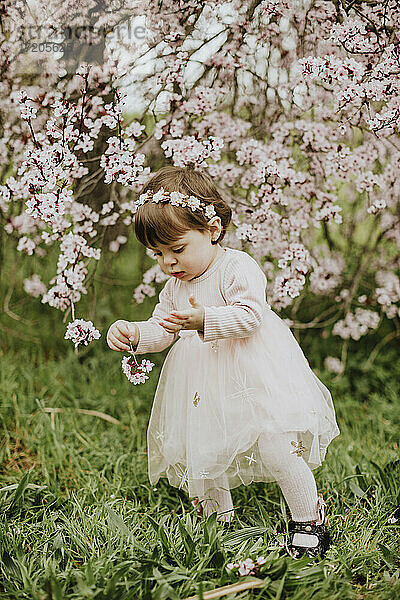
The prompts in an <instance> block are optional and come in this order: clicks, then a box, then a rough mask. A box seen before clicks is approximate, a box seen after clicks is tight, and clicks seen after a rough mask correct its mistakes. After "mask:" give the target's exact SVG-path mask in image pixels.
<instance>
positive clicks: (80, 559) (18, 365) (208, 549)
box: [0, 242, 400, 600]
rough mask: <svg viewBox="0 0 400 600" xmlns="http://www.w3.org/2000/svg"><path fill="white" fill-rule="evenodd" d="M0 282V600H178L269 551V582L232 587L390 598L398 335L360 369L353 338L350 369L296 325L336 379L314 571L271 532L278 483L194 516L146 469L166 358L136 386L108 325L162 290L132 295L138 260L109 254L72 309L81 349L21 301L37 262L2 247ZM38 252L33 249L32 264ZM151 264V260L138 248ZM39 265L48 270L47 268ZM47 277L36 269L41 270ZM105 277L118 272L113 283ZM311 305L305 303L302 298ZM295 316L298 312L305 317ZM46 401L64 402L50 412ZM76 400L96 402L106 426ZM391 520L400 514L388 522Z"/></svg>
mask: <svg viewBox="0 0 400 600" xmlns="http://www.w3.org/2000/svg"><path fill="white" fill-rule="evenodd" d="M6 256H7V259H6V264H5V267H4V271H3V273H4V275H5V276H4V278H3V283H2V286H1V288H0V292H1V296H2V303H1V304H2V306H3V305H4V300H5V299H6V298H7V297H8V296H7V293H8V292H9V290H10V289H11V290H12V293H11V295H9V297H8V307H9V311H11V313H10V312H8V313H6V314H4V315H3V319H2V323H1V329H0V334H1V336H2V339H1V345H0V407H1V411H0V425H1V433H0V440H1V441H0V507H1V508H0V597H1V598H10V599H22V598H32V599H33V600H44V599H55V600H61V599H64V598H68V599H69V598H71V599H72V598H78V599H82V598H85V599H86V598H89V599H90V598H96V600H100V599H115V600H117V599H128V598H129V599H131V598H132V599H144V600H148V599H152V598H154V599H155V600H164V599H165V600H167V599H169V598H170V599H172V600H174V599H183V598H186V597H188V596H191V595H194V594H197V593H199V594H201V593H202V592H206V591H207V590H211V589H214V588H216V587H220V586H224V585H228V584H231V583H234V582H235V581H238V580H239V579H240V580H243V578H239V576H238V575H234V574H232V573H228V571H227V570H226V568H225V567H226V564H227V563H229V562H233V561H235V560H238V559H243V558H246V557H249V556H250V557H252V558H255V557H257V556H260V555H264V556H266V557H267V562H266V564H265V565H264V566H263V568H262V569H261V570H260V577H261V578H262V579H264V580H265V587H264V588H263V589H254V590H252V591H244V592H237V593H234V594H233V593H232V594H230V595H229V596H225V598H228V600H233V599H234V598H235V599H239V598H249V599H256V598H260V599H261V598H271V599H272V598H275V599H277V600H279V599H284V598H291V599H292V598H293V599H298V600H307V599H309V598H310V599H311V598H313V599H321V600H325V599H326V598H327V597H329V598H330V599H332V600H335V599H337V600H339V599H340V600H343V599H354V600H361V599H364V598H365V599H368V598H373V599H379V600H386V599H391V598H393V599H394V598H398V597H400V564H399V561H398V548H399V523H400V514H399V512H400V511H399V510H397V512H395V511H396V509H398V507H399V505H400V477H399V465H400V462H399V443H400V442H399V430H400V427H399V391H398V382H399V379H400V364H399V361H398V350H397V348H396V347H395V345H394V344H393V345H392V346H386V347H385V348H384V349H383V350H382V351H381V352H380V353H379V354H378V355H377V358H376V360H375V362H374V364H373V367H372V368H371V369H370V370H369V371H367V372H366V371H364V370H363V365H364V364H365V360H366V358H367V357H368V355H369V353H370V351H371V349H372V348H373V347H374V345H375V344H376V343H377V341H379V340H377V339H373V338H372V337H370V336H368V337H366V338H364V339H363V340H362V341H361V342H359V343H351V344H350V345H349V354H348V365H347V370H346V374H345V375H344V376H343V377H341V378H337V377H335V376H333V375H332V374H330V373H328V372H326V371H324V370H323V367H322V365H323V358H324V356H325V355H326V354H327V353H330V354H332V355H337V354H338V352H337V350H336V349H335V348H334V347H333V341H332V339H325V338H323V337H321V335H320V333H321V332H319V331H318V330H317V331H316V332H305V334H304V335H303V334H302V337H301V344H302V348H303V350H304V352H305V354H306V356H307V358H308V360H309V362H310V364H311V366H312V367H313V368H314V371H315V373H316V374H317V376H318V377H320V378H321V379H322V381H323V382H324V383H325V384H326V385H327V387H328V388H329V389H330V390H331V393H332V397H333V400H334V403H335V407H336V412H337V418H338V423H339V427H340V429H341V435H340V436H339V437H338V438H336V439H335V440H334V441H333V442H332V443H331V445H330V446H329V448H328V452H327V458H326V460H325V462H324V463H323V465H322V466H321V467H320V468H319V469H317V470H316V471H314V473H315V476H316V480H317V486H318V490H319V491H321V492H323V494H324V498H325V500H326V502H327V513H328V516H329V520H330V531H331V534H332V537H333V545H332V547H331V549H330V551H329V553H328V555H327V557H326V559H325V560H324V561H322V562H320V563H317V564H315V565H313V566H310V565H307V559H306V560H302V561H294V560H293V559H291V558H290V557H288V556H285V554H284V553H283V551H282V548H281V547H280V546H279V544H278V540H277V538H276V536H275V533H274V532H275V530H276V528H277V527H278V526H284V524H285V522H286V521H287V518H288V514H287V512H286V508H285V504H284V502H283V499H282V496H281V493H280V490H279V487H278V485H277V484H276V483H269V484H264V483H260V482H258V483H253V484H252V485H250V486H247V487H245V486H241V487H238V488H235V489H234V490H232V496H233V501H234V505H235V511H236V519H235V521H234V523H232V524H231V525H229V526H226V525H223V524H220V523H217V522H216V520H215V514H214V515H212V516H211V517H209V518H208V520H199V519H198V518H197V516H196V514H195V509H194V508H193V507H192V505H191V503H190V501H189V499H188V497H187V495H186V494H185V492H183V491H182V490H179V489H177V488H174V487H172V486H170V485H169V483H168V480H167V479H165V478H162V479H160V481H159V482H158V484H157V486H156V489H153V486H151V485H150V483H149V480H148V475H147V455H146V430H147V423H148V419H149V415H150V410H151V405H152V398H153V395H154V391H155V387H156V384H157V380H158V375H159V372H160V367H161V365H162V361H163V359H164V357H165V355H166V353H167V352H168V350H165V351H164V352H163V353H159V354H153V355H151V357H152V359H153V362H155V363H156V367H155V368H154V370H153V371H152V373H151V374H150V379H149V380H148V381H147V382H146V384H145V385H141V386H133V385H131V384H130V383H129V382H128V380H127V379H126V378H125V376H124V375H123V373H122V370H121V357H122V356H121V354H117V353H114V352H112V351H111V350H110V349H109V348H108V347H107V344H106V341H105V334H106V331H107V328H108V326H109V325H110V323H111V322H112V321H114V320H116V319H117V318H127V319H131V320H135V319H136V320H140V319H145V318H147V317H148V316H149V315H150V314H151V310H152V306H153V305H154V304H155V303H156V301H157V299H156V297H155V298H151V299H149V300H148V301H147V302H146V303H145V305H138V306H136V305H135V304H133V303H132V302H131V294H132V291H133V288H134V287H135V286H136V285H138V283H140V276H138V265H139V263H140V260H141V257H140V254H139V253H138V252H137V247H136V246H135V244H134V243H132V242H130V247H129V248H128V249H127V251H126V252H124V253H121V255H119V256H116V257H111V258H109V259H107V260H105V261H104V262H103V263H102V265H101V266H100V267H99V271H98V273H96V279H95V281H94V286H93V289H92V290H91V296H90V297H87V298H84V300H83V302H82V303H80V304H79V305H78V316H79V317H86V318H91V319H92V320H93V321H94V322H95V324H96V325H97V326H98V327H99V328H100V330H101V333H102V337H101V339H100V340H99V341H98V342H95V343H93V344H92V345H90V346H89V347H88V348H86V349H83V350H79V354H78V356H76V355H75V353H74V351H73V347H72V344H71V343H70V342H69V341H66V340H64V339H63V335H64V332H65V329H66V324H64V323H62V315H61V313H59V312H58V311H56V310H54V309H52V308H50V307H48V306H44V305H41V304H40V302H39V301H38V300H32V299H30V298H29V297H27V296H26V295H25V294H24V292H23V288H22V281H23V278H24V277H27V276H30V275H31V273H32V272H34V271H35V270H36V265H34V263H32V261H31V259H25V258H24V257H20V255H16V254H15V253H11V252H9V253H8V254H7V255H6ZM35 260H36V261H37V259H35ZM146 260H148V262H147V263H146V264H147V265H148V266H150V265H151V261H150V260H149V259H147V258H146ZM39 272H41V273H43V271H42V270H40V271H39ZM53 275H54V273H53V272H52V270H51V268H49V267H46V268H45V269H44V276H43V279H44V280H45V281H48V279H50V277H52V276H53ZM111 280H113V281H111ZM304 304H305V305H306V304H307V303H304ZM299 317H300V315H299ZM46 408H59V409H63V411H64V412H62V413H58V414H54V415H53V417H52V415H51V414H50V413H49V412H46V410H45V409H46ZM77 409H89V410H96V411H102V412H104V413H106V414H108V415H110V416H112V417H114V418H115V419H117V420H118V421H119V423H109V422H107V421H105V420H103V419H101V418H98V417H96V416H90V415H85V414H82V413H79V412H78V411H77ZM393 515H397V517H398V519H399V520H398V521H397V522H394V523H391V522H388V519H389V518H391V517H393Z"/></svg>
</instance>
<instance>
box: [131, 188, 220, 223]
mask: <svg viewBox="0 0 400 600" xmlns="http://www.w3.org/2000/svg"><path fill="white" fill-rule="evenodd" d="M149 201H150V202H156V203H159V202H168V203H169V204H172V205H173V206H189V208H191V209H192V211H195V210H201V211H202V212H203V213H204V214H205V216H206V218H207V219H211V218H212V217H215V215H216V214H217V213H216V212H215V208H214V205H213V204H206V203H205V202H202V201H201V200H199V199H198V198H196V196H187V195H186V194H181V193H180V192H167V191H166V190H164V188H160V189H159V190H158V192H156V193H155V194H154V193H153V190H148V191H147V192H146V193H145V194H141V195H140V196H139V200H137V201H136V202H135V206H136V210H137V209H138V208H139V206H141V205H142V204H145V203H146V202H149Z"/></svg>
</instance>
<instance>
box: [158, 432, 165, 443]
mask: <svg viewBox="0 0 400 600" xmlns="http://www.w3.org/2000/svg"><path fill="white" fill-rule="evenodd" d="M156 438H157V439H158V440H161V441H163V440H164V434H163V432H162V431H157V433H156Z"/></svg>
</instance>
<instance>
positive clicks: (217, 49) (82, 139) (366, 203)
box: [0, 0, 400, 374]
mask: <svg viewBox="0 0 400 600" xmlns="http://www.w3.org/2000/svg"><path fill="white" fill-rule="evenodd" d="M1 10H2V13H1V19H2V21H1V22H2V33H1V37H0V48H1V63H0V69H1V72H2V83H1V84H0V95H1V100H2V102H1V109H0V110H1V130H0V131H1V140H0V153H1V156H2V161H1V163H2V165H3V167H2V176H1V178H2V179H1V185H0V213H1V220H2V221H1V226H0V230H2V232H3V235H4V234H5V235H8V236H11V237H12V238H13V239H15V245H16V249H17V250H18V251H20V252H25V253H26V254H27V255H29V256H32V255H34V254H36V255H37V256H42V257H43V260H45V257H46V252H47V247H48V246H51V245H56V246H57V248H58V249H59V257H58V261H57V264H56V265H54V277H53V279H51V280H50V281H49V282H43V281H42V280H41V278H40V273H39V274H38V273H33V274H32V277H30V278H28V279H27V280H26V281H25V290H26V292H27V293H28V294H31V295H32V296H35V297H36V298H41V302H43V303H48V304H49V305H50V306H53V307H54V308H56V309H59V310H60V311H61V312H63V313H64V319H65V320H66V319H68V317H70V318H72V322H70V323H69V325H68V330H67V332H68V335H67V338H70V339H71V340H73V342H74V344H75V345H76V346H77V345H79V343H80V341H81V343H84V344H87V343H89V342H90V341H91V340H92V339H96V338H98V331H97V330H96V328H95V327H94V326H93V323H92V322H90V321H84V320H83V319H77V318H76V314H75V311H76V305H77V304H78V303H79V300H80V299H81V297H82V295H83V294H86V293H87V288H88V281H90V278H91V277H92V276H93V272H94V269H95V267H96V264H97V263H98V261H99V260H101V257H102V254H104V252H107V251H111V252H117V251H118V250H119V249H120V248H121V247H123V245H124V243H125V242H126V240H127V236H128V232H129V230H130V229H131V225H132V222H133V220H134V213H135V200H136V199H137V195H138V191H139V190H140V188H141V186H142V185H143V183H145V182H146V181H147V179H148V178H149V176H150V175H151V174H152V173H153V172H154V170H156V169H157V168H158V167H159V166H161V165H163V164H173V165H177V166H184V165H189V164H190V165H195V166H198V167H201V168H204V169H206V170H207V171H208V172H209V173H210V174H211V175H212V177H213V178H214V179H215V180H216V181H217V182H218V184H219V186H220V187H221V189H222V190H223V192H224V194H225V196H226V198H227V200H228V201H229V203H230V205H231V207H232V211H233V219H232V229H231V230H230V231H228V234H227V236H226V238H225V240H224V241H226V243H227V244H228V245H230V246H231V247H237V248H241V249H244V250H247V251H249V252H250V253H251V254H252V255H253V256H254V257H255V258H256V259H257V260H258V261H259V263H260V264H261V265H262V268H263V270H264V271H265V274H266V276H267V280H268V287H267V298H268V301H269V303H270V304H271V306H272V307H273V308H274V309H275V310H276V311H278V312H279V311H281V310H285V312H286V314H288V315H289V318H287V319H286V322H287V323H288V325H289V326H291V327H293V329H294V330H295V331H297V330H304V329H312V328H316V329H318V330H321V331H322V332H323V335H325V336H330V335H331V336H333V337H334V338H335V339H338V340H342V342H341V345H342V348H341V356H340V358H339V357H332V356H330V357H327V358H326V362H325V365H326V366H327V368H329V369H331V370H332V371H335V372H337V373H338V374H340V373H341V372H343V370H344V368H345V362H346V354H347V348H348V344H349V341H350V340H351V339H352V340H359V339H360V338H361V337H362V336H364V335H366V334H368V333H370V332H374V331H377V330H378V329H379V328H381V327H383V323H386V324H387V323H389V324H390V332H389V333H388V334H386V336H384V337H382V340H381V342H380V343H379V347H377V348H376V351H378V349H379V348H380V347H381V346H382V345H383V344H384V343H386V342H388V341H389V340H390V339H393V338H395V337H396V336H399V316H400V302H399V301H400V280H399V249H400V228H399V220H400V209H399V177H398V173H399V166H400V147H399V121H400V101H399V99H400V93H399V88H400V78H399V73H400V43H399V41H400V34H399V26H400V7H399V4H398V2H397V1H396V0H386V1H385V2H378V1H376V2H375V1H373V0H353V1H351V2H349V1H346V0H342V1H340V0H333V1H332V2H330V1H322V0H317V1H298V2H289V1H288V0H244V1H243V0H242V1H239V0H233V1H231V2H223V1H221V0H206V1H205V2H203V3H201V4H198V3H196V2H192V1H190V0H188V1H185V2H180V3H179V6H178V5H177V3H176V2H172V1H171V0H167V1H164V0H163V1H161V2H154V0H150V1H148V2H142V1H140V2H133V1H132V2H128V1H125V2H124V1H123V0H121V1H120V2H116V1H115V2H111V1H109V2H96V1H95V0H86V1H85V2H83V3H80V5H79V7H77V6H76V3H72V2H64V3H61V2H59V1H58V0H52V1H50V2H49V1H47V2H46V3H45V2H44V1H43V0H38V2H37V3H36V12H35V14H32V11H29V10H28V9H27V3H26V2H23V1H22V0H17V1H13V2H11V1H8V0H7V1H6V2H5V3H4V5H3V8H2V9H1ZM49 15H51V17H49ZM87 15H90V18H91V19H92V20H91V21H90V24H89V25H88V22H87V20H85V19H86V18H87ZM139 16H143V17H144V18H145V23H146V25H145V30H146V39H145V42H146V43H142V42H140V43H139V42H138V40H135V39H134V40H132V39H129V36H128V39H121V40H119V43H118V48H117V49H115V48H114V49H113V48H111V47H108V46H107V43H106V33H107V32H110V31H113V30H116V29H117V28H122V27H123V26H125V27H126V28H128V24H129V23H130V22H131V19H132V18H134V17H139ZM37 23H42V24H47V25H49V26H50V25H51V23H56V24H57V27H58V31H59V37H58V38H57V41H56V42H54V43H56V46H55V51H54V46H52V50H53V51H51V52H50V51H47V50H46V47H45V46H43V45H42V51H41V52H39V53H38V54H36V55H35V56H33V50H32V44H31V45H30V46H29V43H28V41H27V40H26V39H25V38H24V36H23V33H24V32H26V29H27V27H28V25H30V26H32V28H33V29H32V30H33V31H36V30H35V26H36V27H37V26H38V25H37ZM71 31H72V32H73V35H72V36H71ZM77 31H79V36H76V35H75V33H76V32H77ZM126 31H128V29H126ZM67 34H68V35H67ZM83 34H84V35H83ZM27 45H28V50H27ZM123 46H125V50H126V51H127V52H128V53H129V54H130V55H131V56H132V59H131V60H130V63H129V65H128V67H126V68H125V70H126V72H129V73H130V75H131V79H132V80H133V85H134V88H135V89H137V90H140V91H141V94H142V96H143V100H144V102H145V105H144V109H143V110H142V111H141V113H140V114H139V115H136V116H135V118H134V120H133V121H131V122H129V121H130V119H129V117H128V116H127V112H126V111H125V110H124V101H125V96H124V93H123V91H122V87H121V81H122V79H121V78H122V75H123V74H121V72H120V70H119V67H118V65H119V62H118V58H116V50H119V49H120V48H121V47H123ZM38 48H39V44H38ZM39 50H40V48H39ZM39 56H40V61H41V62H40V69H36V72H35V71H34V72H33V73H32V72H31V71H29V68H28V67H29V66H30V64H31V63H32V61H33V58H35V60H37V59H38V57H39ZM146 61H147V62H146ZM144 65H146V68H144ZM96 186H97V187H96ZM148 255H149V256H151V257H152V253H151V252H150V251H148ZM166 278H167V276H166V275H164V274H163V273H162V272H161V270H160V269H159V267H158V265H157V264H155V265H154V266H153V267H151V268H150V269H148V270H147V271H145V272H144V273H143V282H142V283H141V284H140V285H139V286H138V287H137V288H136V289H135V291H134V298H135V300H136V302H138V303H140V302H143V301H144V299H145V298H146V297H148V296H154V295H155V293H156V287H155V286H156V285H157V284H159V283H163V282H164V281H165V280H166ZM305 299H307V302H312V305H313V306H314V307H316V310H318V307H319V308H321V307H322V311H321V310H320V312H319V314H316V315H315V318H313V319H312V320H311V321H309V322H303V321H301V320H296V314H297V312H298V310H299V307H300V305H301V303H302V302H304V300H305Z"/></svg>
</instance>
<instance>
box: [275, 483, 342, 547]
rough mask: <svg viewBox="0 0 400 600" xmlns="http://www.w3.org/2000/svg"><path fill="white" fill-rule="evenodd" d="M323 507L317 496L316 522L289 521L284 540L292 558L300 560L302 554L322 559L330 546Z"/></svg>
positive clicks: (320, 497)
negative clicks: (287, 535)
mask: <svg viewBox="0 0 400 600" xmlns="http://www.w3.org/2000/svg"><path fill="white" fill-rule="evenodd" d="M324 507H325V502H324V499H323V497H322V494H318V501H317V510H318V517H319V518H318V519H317V520H316V521H305V522H302V521H289V525H288V529H289V541H288V540H286V543H285V548H286V551H287V552H288V554H290V556H292V558H296V559H297V558H301V557H302V556H303V555H304V554H307V555H308V556H309V557H310V558H318V557H321V558H324V556H325V554H326V552H327V550H328V548H329V547H330V544H331V536H330V534H329V530H328V527H327V525H326V519H325V510H324Z"/></svg>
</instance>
